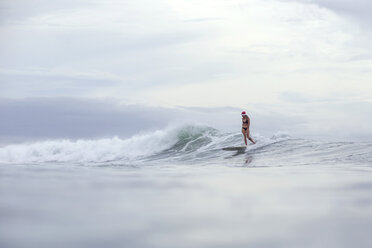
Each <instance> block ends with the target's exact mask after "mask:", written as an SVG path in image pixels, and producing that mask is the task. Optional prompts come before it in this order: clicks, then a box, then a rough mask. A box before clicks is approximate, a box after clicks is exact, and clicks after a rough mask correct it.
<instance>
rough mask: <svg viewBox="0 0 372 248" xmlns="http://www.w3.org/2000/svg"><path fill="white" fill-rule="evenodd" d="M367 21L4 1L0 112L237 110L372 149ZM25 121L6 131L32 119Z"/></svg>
mask: <svg viewBox="0 0 372 248" xmlns="http://www.w3.org/2000/svg"><path fill="white" fill-rule="evenodd" d="M371 11H372V3H371V2H370V1H369V0H353V1H351V0H298V1H295V0H293V1H292V0H195V1H194V0H0V36H1V39H0V55H1V56H0V98H2V99H3V100H2V101H1V104H3V105H2V107H1V106H0V107H1V108H0V109H1V110H2V112H0V114H1V115H2V118H4V116H6V114H9V113H11V112H12V111H13V110H14V111H15V109H12V108H13V107H14V108H15V106H18V107H19V106H20V105H19V104H21V103H23V104H24V106H23V107H22V108H23V109H28V110H27V111H35V112H37V113H42V111H41V110H40V109H41V108H43V104H46V105H48V107H49V108H50V109H49V112H48V113H50V114H52V113H55V112H54V111H53V109H54V108H56V109H58V108H61V107H63V106H65V104H63V101H66V102H74V103H76V104H78V103H81V102H85V103H86V102H87V101H88V102H90V103H91V104H86V105H84V106H86V108H85V109H84V110H82V109H80V110H81V111H83V112H84V111H89V110H88V109H89V106H91V110H93V109H96V108H97V106H98V105H99V104H100V103H102V99H106V100H107V99H110V102H111V103H110V104H113V105H112V106H126V107H122V109H121V110H120V111H119V112H117V113H115V115H117V114H118V113H120V114H122V115H123V116H125V117H123V118H125V119H128V118H130V119H131V120H141V118H139V117H138V116H137V117H138V118H137V117H136V116H135V115H134V114H133V115H130V116H126V115H125V114H124V113H127V112H126V111H127V110H126V109H127V108H128V106H132V107H130V108H132V109H133V108H134V107H133V106H137V107H138V111H133V113H139V114H140V115H142V114H143V113H144V112H143V110H144V109H146V108H153V109H152V110H153V111H152V113H154V114H155V113H157V112H156V111H157V110H159V111H160V109H161V110H162V111H163V112H164V111H166V110H169V113H175V114H174V116H175V118H179V117H177V116H178V115H177V112H178V111H180V108H181V107H182V108H183V109H185V108H189V109H188V111H191V110H190V109H192V108H190V107H193V108H194V109H193V111H194V112H195V118H196V117H200V115H199V114H198V113H200V109H203V108H211V109H210V110H211V111H213V114H214V115H216V114H217V115H216V116H218V111H221V112H220V113H221V115H223V114H226V113H225V112H224V111H222V110H226V108H227V109H230V110H231V109H236V111H237V117H238V118H237V119H238V121H239V112H240V110H244V109H245V110H248V111H249V112H250V113H251V117H252V119H253V120H252V121H254V120H255V118H256V120H259V121H258V122H256V129H257V130H261V131H262V130H267V123H275V124H276V125H275V126H273V127H271V130H272V132H275V131H280V130H281V129H287V130H286V131H289V132H291V131H295V133H296V134H297V133H301V132H300V131H299V130H302V135H303V136H317V137H318V136H324V135H329V136H333V137H339V138H341V139H343V138H344V139H353V138H354V139H357V140H358V139H361V140H372V127H371V126H372V125H370V123H372V42H370V41H371V40H372V29H371V28H370V27H371V25H372V16H371V14H370V13H371ZM63 99H64V100H63ZM106 100H104V101H106ZM36 102H37V103H38V104H36ZM113 102H115V103H113ZM5 103H6V104H7V105H4V104H5ZM30 103H33V104H30ZM41 103H43V104H41ZM53 104H55V105H53ZM30 106H32V108H31V107H30ZM105 106H108V105H105ZM67 109H68V107H67ZM110 109H111V108H110V107H107V108H106V110H107V111H106V110H102V109H100V111H101V112H100V113H99V114H97V116H96V117H95V118H101V117H102V115H101V114H102V113H112V111H111V110H110ZM102 111H103V112H102ZM110 111H111V112H110ZM216 111H217V113H216ZM57 112H58V111H57ZM91 112H92V111H91ZM160 112H161V111H160ZM160 112H159V113H160ZM163 112H162V113H163ZM93 113H94V111H93ZM164 113H165V112H164ZM208 113H209V112H208V111H207V113H206V115H208ZM155 116H156V115H155ZM163 116H164V119H162V120H163V122H164V123H166V122H168V121H169V120H170V119H171V118H165V116H167V117H168V116H173V115H171V114H170V115H168V114H164V115H163ZM190 116H192V115H190ZM216 116H213V118H212V117H211V119H213V120H215V121H216V122H218V123H217V124H216V125H217V126H221V127H222V126H226V127H227V126H229V127H230V128H231V127H233V124H232V121H226V124H225V125H224V124H223V118H219V117H216ZM263 116H264V118H263ZM261 117H262V118H261ZM19 118H21V117H20V116H19V115H13V116H11V117H9V116H7V123H8V125H10V126H12V123H19V121H20V120H22V121H25V122H27V120H28V119H31V116H27V115H22V118H21V119H19ZM34 118H36V117H34ZM40 118H41V117H40ZM66 118H67V117H66ZM102 118H103V117H102ZM106 118H108V117H107V116H106ZM154 118H156V117H154ZM190 118H191V117H190ZM168 119H169V120H168ZM204 119H205V118H204ZM204 119H203V121H205V120H204ZM45 121H47V120H45ZM55 121H56V119H55ZM61 121H62V120H61ZM233 121H235V120H233ZM133 122H134V123H135V122H136V121H133ZM151 122H152V121H149V125H147V126H151ZM163 122H162V123H163ZM265 122H267V123H265ZM30 123H34V122H31V121H30ZM117 123H118V124H115V125H119V124H120V125H122V126H125V127H126V128H127V129H128V130H132V131H133V132H134V130H135V129H134V128H133V125H135V124H128V123H127V124H125V123H122V122H120V121H118V122H117ZM227 123H229V124H227ZM296 123H297V124H296ZM257 124H260V125H257ZM286 124H288V126H287V128H286V127H285V126H286ZM30 125H31V124H30ZM35 125H36V124H35ZM82 125H83V124H82ZM84 125H86V124H84ZM159 125H160V124H159ZM239 125H240V123H238V124H237V126H239ZM296 125H297V126H296ZM155 126H156V125H155ZM137 127H138V126H137ZM62 129H63V127H61V128H60V129H58V130H57V129H55V130H54V131H51V132H50V133H53V132H55V133H54V134H59V133H61V134H64V133H66V132H65V131H63V130H62ZM4 130H5V128H3V130H2V131H1V132H2V135H3V136H6V135H7V134H6V133H5V132H6V131H4ZM92 130H95V129H94V128H93V129H92ZM115 130H116V129H115ZM136 130H137V129H136ZM13 131H14V130H13ZM14 132H15V133H17V131H14ZM117 132H118V133H120V131H117ZM93 133H94V131H91V134H92V135H93ZM97 133H99V134H100V135H102V132H98V131H97ZM112 133H113V132H110V133H107V134H112ZM331 134H332V135H331ZM25 135H26V134H25ZM45 135H46V134H45ZM76 135H77V136H79V135H78V134H76ZM52 136H53V137H54V136H56V135H52ZM57 136H58V135H57ZM82 136H84V135H82ZM93 136H94V135H93Z"/></svg>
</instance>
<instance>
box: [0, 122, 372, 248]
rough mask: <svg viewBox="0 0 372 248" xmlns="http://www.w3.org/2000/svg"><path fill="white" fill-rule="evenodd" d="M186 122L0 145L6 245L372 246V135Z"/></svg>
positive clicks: (0, 239)
mask: <svg viewBox="0 0 372 248" xmlns="http://www.w3.org/2000/svg"><path fill="white" fill-rule="evenodd" d="M253 138H254V139H256V140H257V144H256V145H252V144H250V145H248V147H247V148H246V149H245V150H237V151H225V150H222V148H224V147H232V146H242V144H243V143H242V142H243V141H242V135H241V134H240V133H239V132H237V133H224V132H221V131H219V130H216V129H214V128H211V127H205V126H192V125H189V126H181V127H175V128H168V129H164V130H159V131H155V132H152V133H143V134H139V135H136V136H133V137H131V138H128V139H121V138H118V137H114V138H107V139H96V140H50V141H43V142H37V143H27V144H16V145H7V146H3V147H0V196H1V197H0V247H4V248H5V247H31V248H33V247H35V248H36V247H37V248H40V247H57V248H58V247H128V248H139V247H141V248H142V247H154V248H157V247H159V248H167V247H169V248H173V247H185V248H186V247H213V248H216V247H257V248H259V247H283V248H284V247H286V248H287V247H296V248H297V247H319V248H320V247H335V248H336V247H337V248H342V247H372V238H371V230H372V142H371V143H368V142H363V143H361V142H359V143H358V142H347V141H345V142H326V141H317V140H306V139H300V138H296V137H291V136H289V135H286V134H283V133H282V134H281V133H277V134H273V135H272V136H271V137H264V136H260V135H253Z"/></svg>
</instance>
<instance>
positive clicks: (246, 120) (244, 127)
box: [242, 111, 256, 145]
mask: <svg viewBox="0 0 372 248" xmlns="http://www.w3.org/2000/svg"><path fill="white" fill-rule="evenodd" d="M242 121H243V125H242V133H243V136H244V142H245V145H247V138H248V139H249V140H250V141H251V142H252V143H253V144H256V142H254V140H253V139H252V138H251V136H249V125H250V124H251V120H250V119H249V117H248V115H247V113H246V112H245V111H243V112H242Z"/></svg>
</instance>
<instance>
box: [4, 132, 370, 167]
mask: <svg viewBox="0 0 372 248" xmlns="http://www.w3.org/2000/svg"><path fill="white" fill-rule="evenodd" d="M253 138H254V139H256V141H257V144H256V145H249V146H248V147H247V149H246V150H245V151H244V150H238V151H225V150H222V148H224V147H240V146H242V145H243V144H244V143H243V137H242V135H241V133H239V132H237V133H223V132H220V131H218V130H216V129H214V128H212V127H206V126H195V125H187V126H182V127H177V128H168V129H164V130H158V131H155V132H152V133H147V134H140V135H136V136H133V137H131V138H128V139H121V138H118V137H114V138H109V139H97V140H76V141H71V140H51V141H43V142H37V143H31V144H17V145H9V146H5V147H2V148H0V163H26V164H27V163H52V162H54V163H55V162H60V163H66V162H68V163H87V164H102V163H103V164H118V165H144V164H154V163H161V164H167V163H187V164H194V163H197V164H203V163H217V164H236V163H238V164H239V163H241V162H242V161H245V162H247V161H249V162H252V161H254V162H255V165H260V166H283V165H314V164H322V165H324V164H326V165H327V164H328V165H329V164H357V165H367V166H371V165H372V143H355V142H324V141H314V140H305V139H294V138H292V137H290V136H288V135H285V134H280V133H279V134H276V135H273V136H272V137H270V138H268V137H263V136H260V135H256V136H253Z"/></svg>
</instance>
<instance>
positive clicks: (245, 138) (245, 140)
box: [242, 129, 247, 145]
mask: <svg viewBox="0 0 372 248" xmlns="http://www.w3.org/2000/svg"><path fill="white" fill-rule="evenodd" d="M242 134H243V137H244V143H245V145H247V133H246V132H245V130H244V129H242Z"/></svg>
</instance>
